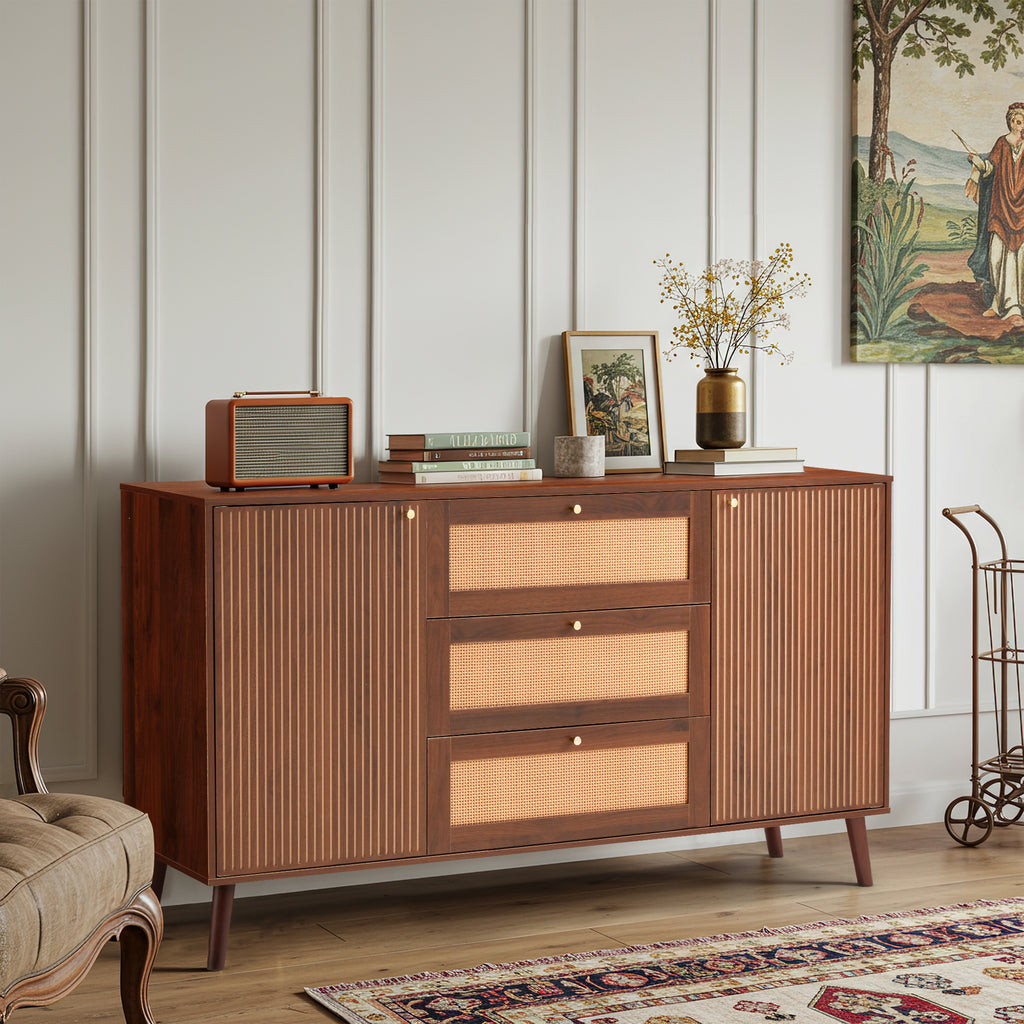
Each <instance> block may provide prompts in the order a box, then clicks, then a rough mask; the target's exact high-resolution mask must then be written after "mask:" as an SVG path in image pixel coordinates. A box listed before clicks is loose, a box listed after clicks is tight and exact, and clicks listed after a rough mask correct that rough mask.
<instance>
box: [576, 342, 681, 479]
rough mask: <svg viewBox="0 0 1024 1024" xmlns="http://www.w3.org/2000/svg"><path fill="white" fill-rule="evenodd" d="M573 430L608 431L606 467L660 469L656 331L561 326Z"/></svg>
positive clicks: (662, 438) (661, 415)
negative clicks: (590, 329)
mask: <svg viewBox="0 0 1024 1024" xmlns="http://www.w3.org/2000/svg"><path fill="white" fill-rule="evenodd" d="M562 346H563V349H564V353H565V388H566V397H567V401H568V412H569V432H570V433H571V434H575V435H583V434H602V433H603V434H604V436H605V462H604V465H605V472H606V473H660V472H662V471H663V469H664V462H665V426H664V424H665V416H664V411H663V408H662V399H661V354H660V352H659V349H658V332H657V331H563V332H562Z"/></svg>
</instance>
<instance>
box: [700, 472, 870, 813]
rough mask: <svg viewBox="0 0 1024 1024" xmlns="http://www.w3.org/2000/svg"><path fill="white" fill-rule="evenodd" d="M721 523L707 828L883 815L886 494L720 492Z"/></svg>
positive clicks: (717, 511)
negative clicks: (841, 814) (831, 814)
mask: <svg viewBox="0 0 1024 1024" xmlns="http://www.w3.org/2000/svg"><path fill="white" fill-rule="evenodd" d="M733 501H735V503H736V504H735V505H734V504H732V502H733ZM712 515H713V519H714V552H715V554H714V573H713V597H712V623H713V624H712V721H713V723H714V725H713V754H712V763H713V770H714V779H713V784H712V793H713V794H714V796H713V805H712V824H726V823H729V822H737V821H753V820H758V819H771V818H784V817H787V816H790V815H800V814H816V813H821V812H826V811H841V810H845V809H856V808H877V807H882V806H884V805H885V804H886V802H887V792H888V779H887V775H886V772H887V768H886V766H887V762H888V757H887V753H888V752H887V743H886V736H887V716H888V682H889V679H888V629H889V574H888V518H889V507H888V493H887V487H886V485H881V484H879V485H874V486H856V487H810V488H806V487H805V488H775V489H765V490H760V491H735V492H729V491H720V492H717V493H716V494H715V495H714V497H713V511H712Z"/></svg>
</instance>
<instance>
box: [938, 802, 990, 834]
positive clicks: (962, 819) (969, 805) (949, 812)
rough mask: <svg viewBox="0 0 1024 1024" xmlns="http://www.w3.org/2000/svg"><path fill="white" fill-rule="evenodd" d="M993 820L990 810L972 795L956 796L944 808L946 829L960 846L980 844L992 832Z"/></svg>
mask: <svg viewBox="0 0 1024 1024" xmlns="http://www.w3.org/2000/svg"><path fill="white" fill-rule="evenodd" d="M961 805H963V806H962V809H961ZM993 821H994V819H993V817H992V812H991V811H990V810H989V809H988V808H987V807H986V806H985V805H984V804H983V803H982V802H981V801H980V800H977V799H975V798H974V797H973V796H958V797H957V798H956V799H955V800H954V801H953V802H952V803H951V804H950V805H949V806H948V807H947V808H946V817H945V823H946V831H947V832H948V833H949V834H950V837H951V838H953V839H955V840H956V841H957V842H958V843H959V844H960V845H961V846H980V845H981V844H982V843H983V842H985V840H986V839H988V837H989V836H990V835H991V834H992V825H993ZM972 832H973V833H975V834H974V835H972Z"/></svg>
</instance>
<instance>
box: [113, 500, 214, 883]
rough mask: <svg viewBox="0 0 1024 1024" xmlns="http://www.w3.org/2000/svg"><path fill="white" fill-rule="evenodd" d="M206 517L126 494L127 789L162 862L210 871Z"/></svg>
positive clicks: (188, 507) (179, 505)
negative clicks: (144, 817) (148, 825)
mask: <svg viewBox="0 0 1024 1024" xmlns="http://www.w3.org/2000/svg"><path fill="white" fill-rule="evenodd" d="M206 518H207V512H206V510H205V509H203V508H202V507H201V506H197V505H193V504H190V503H186V502H179V501H172V500H168V499H167V498H164V497H160V496H158V495H155V494H153V493H149V494H145V493H133V492H130V491H125V492H123V494H122V498H121V536H122V541H121V597H122V635H123V638H124V646H123V660H122V676H123V681H124V692H123V700H122V707H123V715H124V718H123V722H124V797H125V800H126V801H127V802H128V803H130V804H132V805H133V806H134V807H138V808H139V809H140V810H143V811H145V812H146V813H147V814H148V815H149V818H150V821H152V823H153V835H154V840H155V844H156V852H157V855H158V857H159V858H160V860H162V861H164V862H167V863H171V864H173V865H174V866H175V867H177V868H180V869H181V870H183V871H187V872H188V873H189V874H191V875H193V876H194V877H196V878H199V879H201V880H203V881H205V880H207V879H208V878H209V875H210V872H211V870H212V867H211V863H210V860H211V857H210V844H209V836H210V815H209V813H208V808H209V802H208V799H207V797H208V786H209V759H208V750H209V745H208V740H207V721H208V713H209V688H208V685H207V676H206V651H207V641H208V633H207V619H206V559H207V548H206Z"/></svg>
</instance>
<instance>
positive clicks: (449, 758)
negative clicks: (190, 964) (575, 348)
mask: <svg viewBox="0 0 1024 1024" xmlns="http://www.w3.org/2000/svg"><path fill="white" fill-rule="evenodd" d="M889 515H890V481H889V479H888V478H887V477H881V476H873V475H869V474H856V473H844V472H840V471H832V470H807V471H806V472H805V473H803V474H799V475H793V476H780V477H746V478H733V479H727V480H723V479H711V480H709V479H704V478H695V477H665V476H661V475H647V474H644V475H635V476H633V475H630V476H626V475H617V476H608V477H606V478H603V479H599V480H592V479H587V480H557V479H556V480H544V481H540V482H537V483H528V484H510V485H499V486H487V487H484V486H477V485H460V486H444V485H433V486H428V487H424V486H421V487H418V488H415V487H408V488H406V487H400V486H394V485H381V484H376V485H373V484H367V485H358V484H353V485H349V486H346V487H344V488H339V489H337V490H321V489H312V488H305V489H298V488H296V489H273V490H251V491H247V492H230V493H229V492H221V491H218V490H216V489H214V488H210V487H207V486H206V485H204V484H202V483H195V482H179V483H152V484H124V485H122V576H123V581H122V582H123V637H124V769H125V770H124V779H125V783H124V785H125V799H126V800H127V801H128V802H130V803H132V804H134V805H135V806H137V807H140V808H142V809H143V810H145V811H146V812H147V813H148V814H149V815H150V818H151V819H152V822H153V827H154V831H155V835H156V849H157V857H158V862H159V866H158V879H157V881H158V883H159V882H160V881H162V876H163V872H165V871H166V868H167V867H168V866H170V867H173V868H176V869H178V870H180V871H182V872H184V873H186V874H188V875H190V876H191V877H193V878H196V879H198V880H199V881H201V882H203V883H205V884H207V885H211V886H213V887H214V889H213V893H214V900H213V918H212V927H211V939H210V954H209V966H210V967H211V968H217V967H220V966H222V965H223V963H224V957H225V948H226V939H227V933H228V928H229V922H230V911H231V899H232V894H233V890H234V885H235V884H236V883H238V882H244V881H251V880H256V879H265V878H274V877H284V876H290V875H297V874H308V873H313V872H325V871H336V870H340V869H344V868H354V867H367V866H371V865H381V864H399V863H412V862H415V861H417V860H420V859H428V858H429V859H438V858H446V857H465V856H479V855H484V854H487V853H494V852H506V853H507V852H509V851H512V850H526V849H530V850H536V849H544V848H551V847H556V846H567V845H579V844H582V843H593V842H602V841H611V840H626V839H639V838H653V837H665V836H675V835H687V834H693V833H700V832H708V831H715V830H720V829H734V828H752V827H760V828H764V829H765V831H766V835H767V838H768V846H769V852H770V853H772V854H773V855H776V856H777V855H780V854H781V838H780V831H779V830H780V827H781V826H782V825H783V824H786V823H793V822H798V821H813V820H821V819H829V818H845V819H846V822H847V828H848V830H849V834H850V841H851V848H852V850H853V855H854V863H855V868H856V872H857V878H858V881H860V882H861V884H870V880H871V876H870V866H869V860H868V850H867V840H866V832H865V830H864V815H866V814H872V813H879V812H883V811H885V810H887V809H888V807H887V803H888V778H887V763H888V739H887V737H888V728H887V723H888V661H889V656H888V647H889V636H888V630H889V589H890V588H889Z"/></svg>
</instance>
